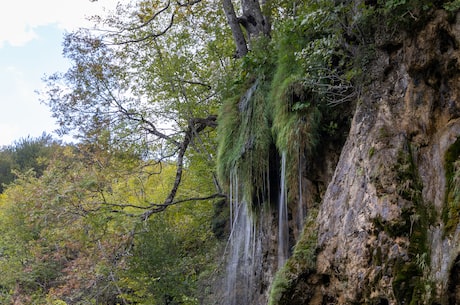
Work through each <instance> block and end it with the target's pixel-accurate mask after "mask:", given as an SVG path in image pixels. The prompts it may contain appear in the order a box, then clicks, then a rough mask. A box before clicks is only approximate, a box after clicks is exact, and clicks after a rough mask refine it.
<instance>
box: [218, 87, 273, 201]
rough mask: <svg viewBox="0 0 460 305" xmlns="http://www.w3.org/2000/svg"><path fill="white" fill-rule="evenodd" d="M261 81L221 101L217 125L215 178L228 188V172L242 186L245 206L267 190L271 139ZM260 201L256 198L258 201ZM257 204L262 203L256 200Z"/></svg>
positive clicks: (264, 89)
mask: <svg viewBox="0 0 460 305" xmlns="http://www.w3.org/2000/svg"><path fill="white" fill-rule="evenodd" d="M265 86H266V84H265V83H264V82H259V81H255V82H253V83H250V84H248V85H246V86H243V88H242V89H241V93H240V95H239V96H235V97H231V98H228V99H227V100H225V102H224V103H223V105H222V107H221V111H220V115H219V122H218V131H217V132H218V140H219V146H218V156H217V158H218V161H217V164H218V167H217V172H218V176H219V179H220V180H221V181H223V182H224V184H226V185H229V183H230V181H229V179H230V175H231V173H232V171H236V175H237V176H238V179H239V181H240V183H241V184H242V185H244V186H245V188H244V192H245V193H244V194H243V196H244V197H245V199H246V200H247V201H248V202H249V203H255V202H254V201H256V200H254V198H259V197H264V192H265V190H266V189H267V187H266V186H267V185H266V183H267V181H268V180H267V173H268V167H269V161H268V160H269V154H270V145H271V143H272V142H273V141H272V138H271V132H270V126H269V121H268V119H267V115H266V113H267V103H266V98H265V96H264V92H266V88H265ZM259 199H260V198H259ZM259 201H260V202H262V201H263V200H262V199H260V200H259Z"/></svg>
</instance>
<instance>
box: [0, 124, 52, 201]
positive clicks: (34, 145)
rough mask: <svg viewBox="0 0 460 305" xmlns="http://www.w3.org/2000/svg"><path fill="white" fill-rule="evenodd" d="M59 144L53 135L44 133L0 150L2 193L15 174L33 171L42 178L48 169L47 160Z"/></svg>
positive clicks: (0, 184)
mask: <svg viewBox="0 0 460 305" xmlns="http://www.w3.org/2000/svg"><path fill="white" fill-rule="evenodd" d="M58 144H59V142H58V141H57V140H54V139H53V138H52V136H51V135H49V134H46V133H43V134H42V135H41V136H40V137H37V138H31V137H27V138H22V139H19V140H17V141H15V142H14V143H13V144H12V145H10V146H7V147H4V148H2V149H1V150H0V193H1V192H2V191H3V189H4V186H5V185H7V184H9V183H11V182H12V181H13V180H14V179H15V177H16V175H15V174H14V172H22V173H24V172H26V171H28V170H33V171H34V172H35V174H36V175H37V176H41V175H42V174H43V171H44V170H45V168H46V167H47V165H48V164H47V160H48V159H49V158H50V157H51V155H52V154H53V152H54V148H55V147H56V146H57V145H58Z"/></svg>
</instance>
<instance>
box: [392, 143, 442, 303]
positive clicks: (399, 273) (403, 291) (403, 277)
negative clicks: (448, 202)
mask: <svg viewBox="0 0 460 305" xmlns="http://www.w3.org/2000/svg"><path fill="white" fill-rule="evenodd" d="M410 148H411V147H410V144H409V143H408V144H407V150H401V151H400V152H399V154H398V162H397V165H396V167H395V169H396V171H397V179H398V189H397V192H398V194H399V195H400V197H401V198H403V199H405V200H407V201H410V202H411V205H410V206H409V207H407V208H404V209H403V210H402V214H401V219H402V222H401V223H400V227H399V228H398V230H395V232H393V234H395V235H394V236H407V234H408V237H409V248H408V257H409V260H408V261H399V262H397V263H396V265H395V267H394V279H393V292H394V294H395V297H396V299H397V300H398V302H399V303H400V304H422V303H425V301H427V300H424V298H425V297H426V295H428V294H429V293H430V291H428V289H430V288H429V287H430V285H429V280H428V279H426V276H427V275H426V274H425V270H426V269H427V268H428V266H429V264H430V256H429V253H430V252H431V251H430V249H429V242H428V229H429V226H430V224H431V223H432V222H433V221H434V219H435V218H436V213H435V211H434V208H433V207H432V205H431V204H425V203H424V202H423V197H422V187H423V185H422V183H421V181H420V178H419V176H418V173H417V169H416V166H415V164H414V162H413V160H412V152H411V149H410ZM399 230H401V231H399ZM398 231H399V232H398ZM399 234H404V235H399Z"/></svg>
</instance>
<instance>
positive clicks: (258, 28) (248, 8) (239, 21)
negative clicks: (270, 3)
mask: <svg viewBox="0 0 460 305" xmlns="http://www.w3.org/2000/svg"><path fill="white" fill-rule="evenodd" d="M263 3H265V1H263ZM222 7H223V9H224V12H225V15H226V16H227V21H228V25H229V26H230V29H231V30H232V34H233V39H234V40H235V44H236V50H237V54H236V56H237V57H243V56H244V55H246V54H247V53H248V50H249V47H248V45H250V44H251V40H252V39H253V38H255V37H258V36H261V35H265V36H268V35H270V21H269V17H268V16H265V15H264V14H263V13H262V9H261V5H260V3H259V0H241V7H242V10H243V15H242V16H241V17H237V15H236V12H235V7H234V6H233V3H232V0H222ZM240 25H242V26H243V27H244V28H245V30H246V34H247V35H246V37H245V35H244V33H243V30H242V29H241V26H240Z"/></svg>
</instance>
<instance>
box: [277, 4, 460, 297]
mask: <svg viewBox="0 0 460 305" xmlns="http://www.w3.org/2000/svg"><path fill="white" fill-rule="evenodd" d="M459 47H460V13H459V14H457V15H456V16H449V14H448V13H447V12H445V11H443V10H439V11H436V12H433V14H432V15H431V16H430V18H429V20H428V21H427V22H424V24H423V25H422V26H420V27H419V28H418V29H416V30H414V31H413V32H411V33H402V34H401V35H398V36H397V37H395V36H392V37H391V38H381V39H380V41H377V45H376V48H377V51H376V52H377V56H376V60H375V62H374V63H373V64H372V66H373V68H372V70H371V71H369V77H370V78H371V79H372V80H371V81H370V83H369V84H367V85H366V86H365V87H364V90H363V93H362V95H361V97H360V99H359V101H358V104H357V107H356V112H355V114H354V117H353V121H352V124H351V128H350V132H349V135H348V138H347V140H346V143H345V145H344V146H343V149H342V151H341V155H340V159H339V161H338V163H337V165H336V167H335V173H334V175H333V177H332V179H331V180H330V183H329V184H328V186H327V189H326V191H325V193H324V196H323V197H322V200H321V203H320V204H319V207H318V216H317V218H316V221H311V222H310V223H309V224H308V223H307V225H306V227H305V230H304V237H303V239H304V242H302V241H300V242H299V244H298V245H297V248H296V250H297V252H298V255H296V252H294V255H293V256H292V257H291V259H290V260H289V261H288V263H287V265H286V268H285V269H284V270H282V271H281V275H280V274H279V275H278V281H281V282H283V280H284V283H283V284H279V283H274V284H273V287H272V300H271V302H272V304H458V303H460V281H459V275H458V272H459V269H460V268H459V267H458V265H459V264H458V263H459V262H460V225H459V220H460V214H459V212H460V207H459V206H460V202H459V198H458V196H459V195H458V192H459V188H460V186H459V184H458V183H459V179H458V176H459V174H458V173H459V170H460V168H459V165H460V162H459V160H460V96H459V94H460V50H459ZM332 163H333V162H332ZM322 172H323V173H327V170H323V171H322ZM326 176H327V175H326ZM305 236H308V237H305ZM312 238H313V240H316V245H314V244H312V243H311V240H312ZM305 240H306V241H308V240H310V242H305ZM308 247H314V248H315V249H314V251H310V253H309V256H308V258H309V259H313V262H310V263H306V257H305V255H303V256H302V255H301V254H302V251H303V253H304V254H305V252H308V250H309V249H308ZM310 250H311V249H310ZM279 278H281V280H280V279H279ZM277 288H278V289H279V291H277V292H273V290H275V289H277Z"/></svg>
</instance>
